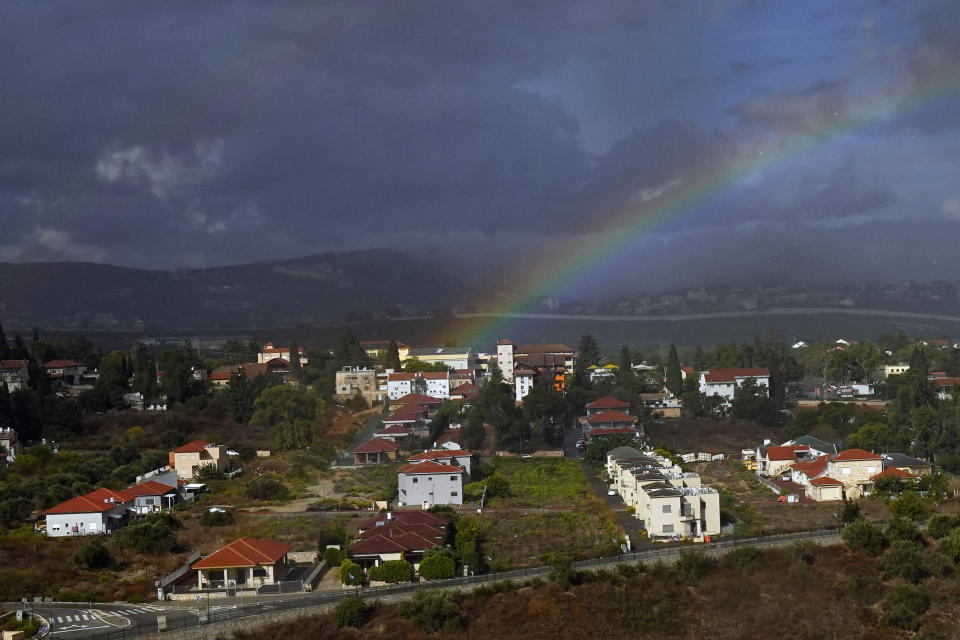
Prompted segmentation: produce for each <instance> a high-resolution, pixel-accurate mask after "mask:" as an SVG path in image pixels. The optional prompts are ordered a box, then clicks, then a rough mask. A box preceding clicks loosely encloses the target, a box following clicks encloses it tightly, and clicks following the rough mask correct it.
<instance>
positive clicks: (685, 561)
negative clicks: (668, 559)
mask: <svg viewBox="0 0 960 640" xmlns="http://www.w3.org/2000/svg"><path fill="white" fill-rule="evenodd" d="M715 562H716V561H715V560H714V559H713V558H710V557H708V556H707V555H706V554H704V553H703V552H702V551H700V550H698V549H684V550H683V551H681V552H680V557H679V558H677V564H676V569H677V571H678V572H679V573H680V575H681V576H683V578H684V580H686V581H687V582H691V583H694V582H699V581H700V580H701V579H702V578H704V577H705V576H706V575H707V574H708V573H710V570H711V569H713V565H714V564H715Z"/></svg>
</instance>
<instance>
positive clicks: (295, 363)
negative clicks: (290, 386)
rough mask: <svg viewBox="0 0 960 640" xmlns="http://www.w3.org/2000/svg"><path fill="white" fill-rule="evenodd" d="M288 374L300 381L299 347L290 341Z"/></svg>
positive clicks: (293, 341)
mask: <svg viewBox="0 0 960 640" xmlns="http://www.w3.org/2000/svg"><path fill="white" fill-rule="evenodd" d="M290 373H292V374H293V376H294V377H295V378H296V379H297V380H299V379H300V347H298V346H297V341H296V340H291V341H290Z"/></svg>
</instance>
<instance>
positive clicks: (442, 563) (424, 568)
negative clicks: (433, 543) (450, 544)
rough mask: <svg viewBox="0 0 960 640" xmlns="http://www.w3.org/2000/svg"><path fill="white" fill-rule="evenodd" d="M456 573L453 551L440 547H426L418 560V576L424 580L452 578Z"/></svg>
mask: <svg viewBox="0 0 960 640" xmlns="http://www.w3.org/2000/svg"><path fill="white" fill-rule="evenodd" d="M456 573H457V561H456V558H454V557H453V552H452V551H450V550H449V549H444V548H442V547H434V548H433V549H428V550H427V551H426V553H424V554H423V560H421V561H420V577H421V578H423V579H424V580H442V579H444V578H452V577H453V576H454V575H456Z"/></svg>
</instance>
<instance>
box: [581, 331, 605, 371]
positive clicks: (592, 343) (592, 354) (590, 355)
mask: <svg viewBox="0 0 960 640" xmlns="http://www.w3.org/2000/svg"><path fill="white" fill-rule="evenodd" d="M578 349H579V351H580V360H581V361H582V362H583V366H584V367H590V366H592V365H595V364H597V363H598V362H599V361H600V347H599V346H597V339H596V338H594V337H593V336H592V335H589V334H588V335H585V336H580V344H579V346H578Z"/></svg>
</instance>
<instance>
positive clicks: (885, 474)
mask: <svg viewBox="0 0 960 640" xmlns="http://www.w3.org/2000/svg"><path fill="white" fill-rule="evenodd" d="M877 478H902V479H904V480H912V479H914V478H916V476H915V475H913V474H912V473H907V472H906V471H903V470H902V469H897V468H896V467H890V468H889V469H884V470H883V471H881V472H880V473H878V474H876V475H873V476H870V479H871V480H876V479H877Z"/></svg>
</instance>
